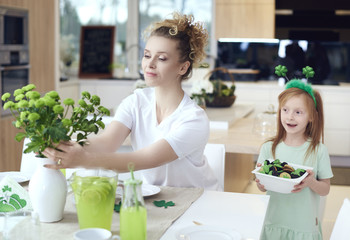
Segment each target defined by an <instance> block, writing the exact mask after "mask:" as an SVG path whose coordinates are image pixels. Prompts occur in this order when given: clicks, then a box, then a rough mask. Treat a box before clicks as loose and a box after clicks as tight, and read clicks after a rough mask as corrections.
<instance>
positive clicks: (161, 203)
mask: <svg viewBox="0 0 350 240" xmlns="http://www.w3.org/2000/svg"><path fill="white" fill-rule="evenodd" d="M153 204H154V205H155V206H156V207H164V208H168V207H172V206H175V203H174V202H173V201H169V202H166V201H165V200H159V201H153Z"/></svg>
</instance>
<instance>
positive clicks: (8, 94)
mask: <svg viewBox="0 0 350 240" xmlns="http://www.w3.org/2000/svg"><path fill="white" fill-rule="evenodd" d="M10 97H11V94H10V93H4V94H3V95H2V97H1V100H2V101H4V102H5V101H6V100H7V99H9V98H10Z"/></svg>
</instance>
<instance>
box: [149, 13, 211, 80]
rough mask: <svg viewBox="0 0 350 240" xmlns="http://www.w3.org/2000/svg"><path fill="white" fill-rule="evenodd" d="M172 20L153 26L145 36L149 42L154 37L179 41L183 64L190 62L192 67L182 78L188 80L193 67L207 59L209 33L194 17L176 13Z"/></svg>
mask: <svg viewBox="0 0 350 240" xmlns="http://www.w3.org/2000/svg"><path fill="white" fill-rule="evenodd" d="M172 15H173V18H172V19H165V20H163V21H160V22H156V23H153V24H151V25H150V26H149V27H148V28H147V29H146V30H145V34H144V38H145V39H146V40H147V39H148V38H150V37H152V36H160V37H165V38H168V39H173V40H176V41H178V43H179V44H178V50H179V52H180V61H181V62H186V61H189V62H190V67H189V68H188V70H187V72H186V73H185V74H184V75H183V76H182V80H184V79H188V78H189V76H190V74H191V72H192V68H193V65H195V66H197V65H199V63H200V62H201V61H202V60H204V59H205V57H206V53H205V47H206V45H207V44H208V31H207V30H206V29H205V28H204V26H203V23H201V22H194V17H193V15H185V14H180V13H178V12H174V13H173V14H172Z"/></svg>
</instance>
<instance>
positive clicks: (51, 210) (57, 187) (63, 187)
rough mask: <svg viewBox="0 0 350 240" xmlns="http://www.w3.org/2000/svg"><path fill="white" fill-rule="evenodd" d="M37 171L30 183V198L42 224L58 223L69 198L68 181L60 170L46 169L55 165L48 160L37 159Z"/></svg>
mask: <svg viewBox="0 0 350 240" xmlns="http://www.w3.org/2000/svg"><path fill="white" fill-rule="evenodd" d="M36 160H37V161H39V163H38V166H37V169H36V171H35V172H34V174H33V176H32V178H31V179H30V181H29V188H28V190H29V197H30V201H31V203H32V207H33V210H34V211H35V212H37V213H38V215H39V219H40V221H41V222H57V221H59V220H61V219H62V218H63V211H64V207H65V204H66V197H67V181H66V178H65V176H64V175H63V173H62V172H61V171H60V170H54V169H49V168H46V167H44V165H45V164H53V163H54V161H52V160H50V159H48V158H37V159H36Z"/></svg>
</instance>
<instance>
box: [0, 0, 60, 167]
mask: <svg viewBox="0 0 350 240" xmlns="http://www.w3.org/2000/svg"><path fill="white" fill-rule="evenodd" d="M0 6H6V7H13V8H21V9H27V10H28V16H29V30H28V31H29V62H30V70H29V80H30V83H34V84H35V85H36V86H37V90H38V91H39V92H42V93H45V92H47V91H51V90H54V89H55V87H56V82H58V61H57V59H56V57H58V51H56V50H58V39H59V37H58V24H57V23H58V22H57V21H58V19H59V18H58V1H47V0H0ZM13 120H14V119H13V118H12V117H11V116H7V117H1V116H0V124H1V126H0V135H1V137H0V171H18V170H19V167H20V162H21V156H22V148H23V147H22V145H23V143H18V142H16V141H15V140H14V137H15V135H16V133H17V132H18V130H17V129H16V128H15V127H14V126H12V121H13Z"/></svg>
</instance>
